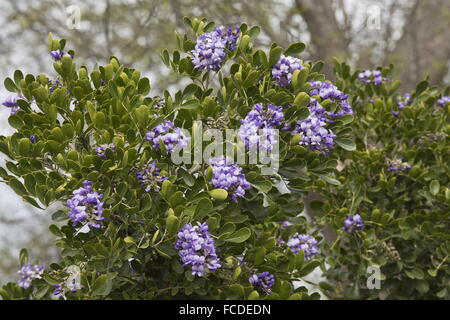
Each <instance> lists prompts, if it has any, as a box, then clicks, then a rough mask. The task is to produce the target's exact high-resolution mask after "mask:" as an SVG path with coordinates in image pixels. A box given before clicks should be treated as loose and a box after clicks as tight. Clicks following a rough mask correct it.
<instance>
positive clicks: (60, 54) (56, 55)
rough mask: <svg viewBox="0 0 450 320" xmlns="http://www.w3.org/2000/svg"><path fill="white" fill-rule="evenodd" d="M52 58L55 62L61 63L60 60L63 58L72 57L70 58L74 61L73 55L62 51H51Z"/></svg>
mask: <svg viewBox="0 0 450 320" xmlns="http://www.w3.org/2000/svg"><path fill="white" fill-rule="evenodd" d="M50 56H51V57H52V58H53V59H54V60H55V61H59V60H61V59H62V58H63V57H70V58H72V59H73V56H72V55H70V54H68V53H64V52H63V51H61V50H59V49H58V50H53V51H50Z"/></svg>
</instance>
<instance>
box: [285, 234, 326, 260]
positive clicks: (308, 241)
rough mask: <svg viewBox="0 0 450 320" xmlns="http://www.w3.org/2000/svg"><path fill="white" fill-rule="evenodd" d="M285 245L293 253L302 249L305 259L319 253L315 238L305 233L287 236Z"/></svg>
mask: <svg viewBox="0 0 450 320" xmlns="http://www.w3.org/2000/svg"><path fill="white" fill-rule="evenodd" d="M286 245H287V246H288V247H289V249H291V251H292V252H293V253H295V254H297V253H299V252H300V250H303V252H304V253H305V260H310V259H311V258H312V256H313V255H316V254H318V253H319V248H318V247H317V240H316V239H314V238H313V237H311V236H309V235H307V234H298V233H296V234H295V235H293V236H292V237H290V238H289V240H288V242H287V244H286Z"/></svg>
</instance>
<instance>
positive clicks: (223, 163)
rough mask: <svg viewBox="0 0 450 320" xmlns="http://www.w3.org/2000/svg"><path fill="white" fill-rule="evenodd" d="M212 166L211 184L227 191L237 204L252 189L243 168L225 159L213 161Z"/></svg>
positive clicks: (211, 161)
mask: <svg viewBox="0 0 450 320" xmlns="http://www.w3.org/2000/svg"><path fill="white" fill-rule="evenodd" d="M210 164H211V166H212V170H213V176H212V179H211V184H212V185H213V186H214V187H216V188H221V189H225V190H227V191H228V195H229V197H230V198H231V199H232V200H233V201H234V202H236V203H237V201H238V199H239V198H242V197H243V196H244V195H245V189H248V188H250V183H248V181H247V180H246V179H245V174H243V173H242V168H241V167H239V166H238V165H237V164H235V163H230V161H228V159H226V158H225V157H220V158H214V159H211V160H210Z"/></svg>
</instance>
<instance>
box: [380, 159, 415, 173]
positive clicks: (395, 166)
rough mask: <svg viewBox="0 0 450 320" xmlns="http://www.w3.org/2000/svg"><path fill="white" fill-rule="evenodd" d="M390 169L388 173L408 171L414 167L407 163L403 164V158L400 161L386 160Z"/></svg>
mask: <svg viewBox="0 0 450 320" xmlns="http://www.w3.org/2000/svg"><path fill="white" fill-rule="evenodd" d="M386 162H387V165H388V168H387V170H386V171H387V172H390V171H406V170H409V169H411V168H412V165H410V164H409V163H407V162H403V158H400V159H394V160H391V159H386Z"/></svg>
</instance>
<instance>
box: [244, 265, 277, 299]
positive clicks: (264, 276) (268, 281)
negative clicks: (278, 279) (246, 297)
mask: <svg viewBox="0 0 450 320" xmlns="http://www.w3.org/2000/svg"><path fill="white" fill-rule="evenodd" d="M248 282H250V284H251V285H252V286H255V287H260V288H261V289H263V290H264V291H265V292H266V293H268V294H271V293H272V291H271V290H270V288H272V286H273V285H274V284H275V277H274V276H273V274H270V273H269V272H267V271H265V272H261V273H255V274H253V275H252V276H251V277H250V278H248Z"/></svg>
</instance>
